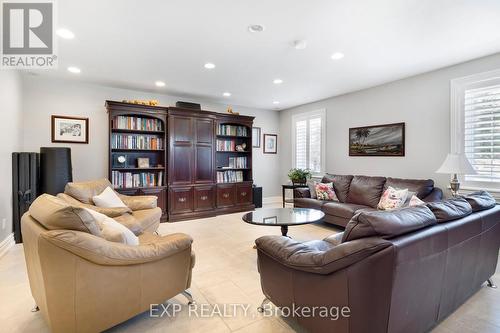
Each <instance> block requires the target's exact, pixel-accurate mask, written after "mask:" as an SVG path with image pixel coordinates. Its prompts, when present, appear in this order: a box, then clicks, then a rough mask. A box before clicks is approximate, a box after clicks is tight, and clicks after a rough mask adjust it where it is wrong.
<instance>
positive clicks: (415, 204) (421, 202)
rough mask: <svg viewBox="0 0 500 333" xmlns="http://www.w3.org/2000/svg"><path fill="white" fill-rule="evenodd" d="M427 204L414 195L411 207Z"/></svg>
mask: <svg viewBox="0 0 500 333" xmlns="http://www.w3.org/2000/svg"><path fill="white" fill-rule="evenodd" d="M422 205H425V202H424V201H422V200H420V199H419V198H418V197H417V196H416V195H413V196H412V197H411V199H410V204H409V205H408V206H410V207H416V206H422Z"/></svg>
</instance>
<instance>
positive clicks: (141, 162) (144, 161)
mask: <svg viewBox="0 0 500 333" xmlns="http://www.w3.org/2000/svg"><path fill="white" fill-rule="evenodd" d="M137 167H138V168H149V158H147V157H139V158H137Z"/></svg>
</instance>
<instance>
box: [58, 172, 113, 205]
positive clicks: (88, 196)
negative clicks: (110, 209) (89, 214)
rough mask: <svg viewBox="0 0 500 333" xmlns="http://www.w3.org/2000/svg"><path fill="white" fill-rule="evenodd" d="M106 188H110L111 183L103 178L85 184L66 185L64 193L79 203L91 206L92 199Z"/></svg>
mask: <svg viewBox="0 0 500 333" xmlns="http://www.w3.org/2000/svg"><path fill="white" fill-rule="evenodd" d="M108 186H111V183H110V182H109V180H107V179H105V178H102V179H98V180H90V181H86V182H73V183H68V184H66V187H65V188H64V193H66V194H67V195H70V196H72V197H73V198H75V199H77V200H78V201H80V202H83V203H86V204H93V203H94V202H93V201H92V197H93V196H95V195H99V194H101V193H102V191H104V190H105V189H106V187H108Z"/></svg>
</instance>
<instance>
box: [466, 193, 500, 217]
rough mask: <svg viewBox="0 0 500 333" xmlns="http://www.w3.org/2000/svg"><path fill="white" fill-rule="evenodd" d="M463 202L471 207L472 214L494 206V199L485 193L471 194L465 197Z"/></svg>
mask: <svg viewBox="0 0 500 333" xmlns="http://www.w3.org/2000/svg"><path fill="white" fill-rule="evenodd" d="M465 200H467V202H468V203H469V204H470V205H471V207H472V211H473V212H477V211H479V210H485V209H490V208H493V207H494V206H495V205H496V200H495V198H493V197H492V196H491V194H489V193H488V192H486V191H477V192H474V193H471V194H469V195H467V196H466V197H465Z"/></svg>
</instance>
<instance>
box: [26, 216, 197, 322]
mask: <svg viewBox="0 0 500 333" xmlns="http://www.w3.org/2000/svg"><path fill="white" fill-rule="evenodd" d="M21 225H22V234H23V240H24V252H25V257H26V264H27V269H28V277H29V281H30V286H31V292H32V294H33V297H34V299H35V302H36V304H37V306H38V307H39V309H40V311H41V313H42V314H43V316H44V318H45V320H46V321H47V323H48V325H49V326H50V329H51V330H52V332H100V331H102V330H105V329H107V328H110V327H112V326H115V325H117V324H119V323H121V322H123V321H125V320H127V319H129V318H131V317H133V316H135V315H137V314H139V313H141V312H144V311H146V310H148V309H149V308H150V304H160V303H163V302H165V301H166V300H168V299H170V298H172V297H174V296H175V295H177V294H179V293H184V294H185V295H186V296H187V297H188V299H189V300H190V302H191V301H192V298H190V295H189V294H188V293H185V291H186V289H188V288H189V287H190V284H191V270H192V268H193V266H194V254H193V253H192V251H191V243H192V239H191V237H189V236H188V235H185V234H180V233H178V234H171V235H167V236H158V235H155V234H153V233H151V232H144V233H143V234H141V235H140V236H139V240H140V245H138V246H129V245H124V244H120V243H114V242H110V241H107V240H105V239H103V238H100V237H97V236H94V235H92V234H89V233H85V232H81V231H75V230H48V229H46V228H45V227H44V226H43V225H42V224H40V223H39V222H38V221H37V220H35V219H34V218H33V217H32V216H31V215H30V214H29V213H26V214H25V215H24V216H23V217H22V221H21Z"/></svg>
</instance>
